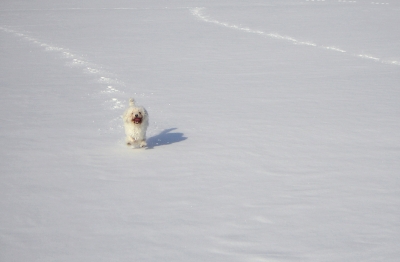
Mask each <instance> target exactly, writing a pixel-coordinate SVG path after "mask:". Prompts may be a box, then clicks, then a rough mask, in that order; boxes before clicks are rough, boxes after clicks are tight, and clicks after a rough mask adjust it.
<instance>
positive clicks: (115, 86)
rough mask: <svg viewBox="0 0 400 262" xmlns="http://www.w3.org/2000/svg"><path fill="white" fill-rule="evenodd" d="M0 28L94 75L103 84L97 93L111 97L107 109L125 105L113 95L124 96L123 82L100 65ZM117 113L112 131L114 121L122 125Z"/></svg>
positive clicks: (22, 34) (25, 35) (118, 108)
mask: <svg viewBox="0 0 400 262" xmlns="http://www.w3.org/2000/svg"><path fill="white" fill-rule="evenodd" d="M0 30H1V31H3V32H6V33H10V34H13V35H15V36H17V37H19V38H22V39H23V40H26V41H28V42H30V43H32V44H34V45H36V46H39V47H41V48H43V49H44V50H45V51H48V52H55V53H57V54H59V55H60V56H61V57H62V58H63V59H65V60H66V65H67V66H69V67H78V68H80V69H81V70H82V72H83V73H85V74H91V75H93V76H94V78H95V79H94V80H95V81H96V82H98V83H100V84H102V86H103V90H101V91H100V92H99V94H103V95H107V96H111V98H108V99H107V100H106V101H105V103H104V104H105V105H106V106H107V108H108V109H110V110H122V109H123V108H125V107H126V103H127V102H126V101H121V100H120V99H118V98H116V97H115V96H118V97H125V95H124V92H123V91H121V90H119V87H125V83H124V82H122V81H120V80H119V79H117V78H116V77H113V74H112V73H109V72H106V71H105V70H103V68H102V66H99V65H96V64H94V63H90V62H87V61H85V60H84V58H83V57H82V56H79V55H76V54H74V53H72V52H70V51H69V50H68V49H65V48H61V47H57V46H53V45H49V44H47V43H44V42H41V41H39V40H38V39H36V38H33V37H31V36H29V35H27V34H24V33H21V32H17V31H15V30H12V29H9V28H6V27H1V26H0ZM119 115H120V114H118V117H115V118H114V119H113V120H112V121H111V123H110V124H111V125H110V127H109V131H113V130H114V129H115V128H114V127H115V126H116V123H118V125H117V128H121V127H122V125H121V124H120V123H119V122H120V121H121V118H120V116H119ZM99 131H100V132H101V133H103V132H108V131H106V130H100V129H99Z"/></svg>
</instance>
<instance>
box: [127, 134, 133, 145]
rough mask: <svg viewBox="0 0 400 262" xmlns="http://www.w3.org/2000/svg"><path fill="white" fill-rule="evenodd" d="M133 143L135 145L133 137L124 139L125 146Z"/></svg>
mask: <svg viewBox="0 0 400 262" xmlns="http://www.w3.org/2000/svg"><path fill="white" fill-rule="evenodd" d="M133 143H135V139H133V137H131V136H127V137H126V144H127V145H128V146H130V145H132V144H133Z"/></svg>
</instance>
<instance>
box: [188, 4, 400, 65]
mask: <svg viewBox="0 0 400 262" xmlns="http://www.w3.org/2000/svg"><path fill="white" fill-rule="evenodd" d="M354 2H355V1H354ZM204 10H205V8H204V7H196V8H192V9H191V10H190V11H191V13H192V15H193V16H195V17H197V18H198V19H200V20H202V21H203V22H207V23H212V24H216V25H219V26H223V27H227V28H231V29H235V30H239V31H243V32H247V33H252V34H258V35H261V36H264V37H269V38H273V39H277V40H282V41H286V42H290V43H292V44H296V45H305V46H310V47H315V48H321V49H325V50H328V51H334V52H338V53H346V54H348V55H351V56H354V57H358V58H362V59H368V60H371V61H375V62H380V63H383V64H391V65H397V66H399V65H400V61H397V60H386V59H382V58H379V57H376V56H374V55H369V54H364V53H361V54H352V53H349V52H347V51H346V50H344V49H342V48H339V47H336V46H324V45H319V44H316V43H314V42H311V41H301V40H298V39H295V38H294V37H291V36H284V35H280V34H278V33H267V32H263V31H261V30H256V29H251V28H249V27H243V26H241V25H235V24H230V23H227V22H222V21H218V20H216V19H213V18H210V17H209V16H207V15H205V14H204Z"/></svg>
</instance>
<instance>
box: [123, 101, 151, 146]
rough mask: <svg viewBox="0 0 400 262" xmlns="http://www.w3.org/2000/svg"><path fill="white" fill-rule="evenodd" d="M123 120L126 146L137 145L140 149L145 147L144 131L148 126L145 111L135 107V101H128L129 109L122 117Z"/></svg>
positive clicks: (142, 108) (147, 117)
mask: <svg viewBox="0 0 400 262" xmlns="http://www.w3.org/2000/svg"><path fill="white" fill-rule="evenodd" d="M122 118H123V120H124V127H125V134H126V144H127V145H134V144H139V146H140V147H145V146H147V143H146V130H147V127H148V126H149V115H148V114H147V111H146V109H144V107H141V106H136V105H135V100H133V99H132V98H131V99H129V108H128V109H127V110H126V111H125V113H124V115H123V116H122Z"/></svg>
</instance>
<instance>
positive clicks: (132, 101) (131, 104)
mask: <svg viewBox="0 0 400 262" xmlns="http://www.w3.org/2000/svg"><path fill="white" fill-rule="evenodd" d="M129 106H135V99H133V98H130V99H129Z"/></svg>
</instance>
